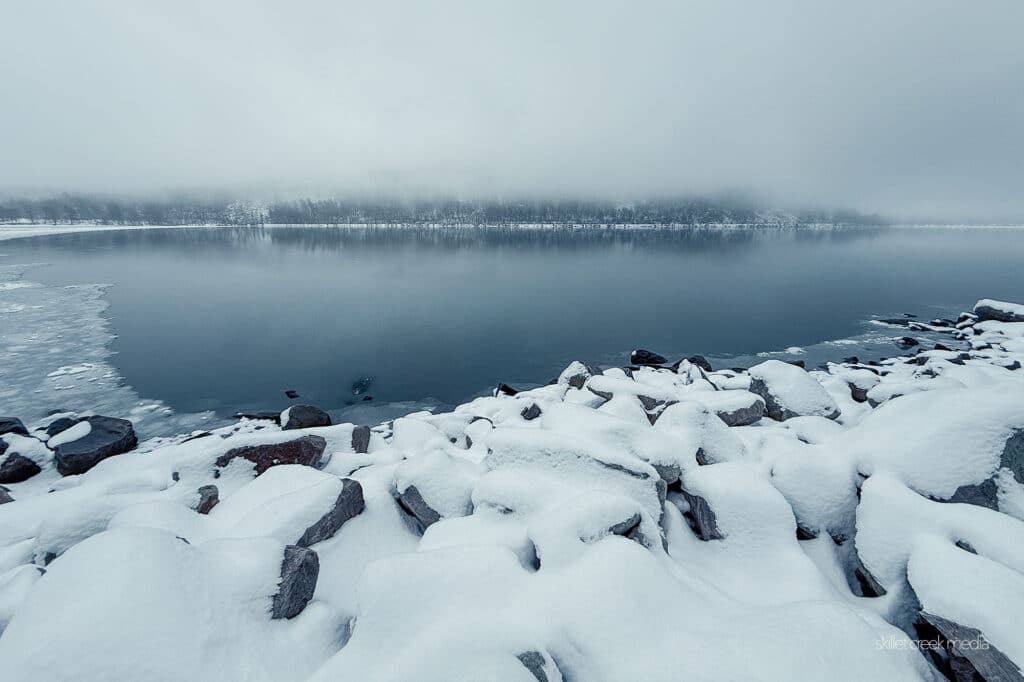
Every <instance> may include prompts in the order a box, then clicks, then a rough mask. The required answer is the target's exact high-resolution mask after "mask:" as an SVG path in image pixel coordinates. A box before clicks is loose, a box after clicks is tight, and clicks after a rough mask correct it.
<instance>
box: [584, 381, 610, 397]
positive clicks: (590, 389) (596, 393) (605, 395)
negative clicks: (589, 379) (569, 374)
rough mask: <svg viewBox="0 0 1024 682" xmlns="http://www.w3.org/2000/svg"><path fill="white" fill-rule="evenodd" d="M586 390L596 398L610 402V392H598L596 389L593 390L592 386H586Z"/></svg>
mask: <svg viewBox="0 0 1024 682" xmlns="http://www.w3.org/2000/svg"><path fill="white" fill-rule="evenodd" d="M587 390H588V391H590V392H591V393H593V394H594V395H596V396H597V397H598V398H604V399H605V400H611V399H612V392H611V391H599V390H597V389H596V388H594V387H593V386H590V385H587Z"/></svg>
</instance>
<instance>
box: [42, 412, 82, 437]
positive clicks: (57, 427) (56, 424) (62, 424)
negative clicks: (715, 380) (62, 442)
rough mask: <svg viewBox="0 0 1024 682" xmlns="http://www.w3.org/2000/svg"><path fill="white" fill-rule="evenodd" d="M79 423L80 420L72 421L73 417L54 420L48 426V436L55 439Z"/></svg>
mask: <svg viewBox="0 0 1024 682" xmlns="http://www.w3.org/2000/svg"><path fill="white" fill-rule="evenodd" d="M77 423H78V420H77V419H72V418H71V417H61V418H59V419H54V420H53V421H52V422H50V423H49V424H48V425H47V426H46V436H47V437H48V438H53V437H54V436H56V435H57V434H58V433H60V432H61V431H67V430H68V429H70V428H71V427H72V426H74V425H75V424H77Z"/></svg>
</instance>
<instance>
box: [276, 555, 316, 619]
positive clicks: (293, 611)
mask: <svg viewBox="0 0 1024 682" xmlns="http://www.w3.org/2000/svg"><path fill="white" fill-rule="evenodd" d="M319 575H320V557H318V556H317V554H316V552H314V551H313V550H311V549H309V548H308V547H298V546H296V545H288V546H287V547H285V548H284V560H283V561H282V562H281V582H280V584H279V586H278V590H277V594H275V595H274V601H273V605H272V608H271V615H270V617H271V618H294V617H295V616H297V615H299V614H300V613H302V610H303V609H304V608H306V604H308V603H309V600H310V599H312V598H313V592H314V591H315V590H316V579H317V576H319Z"/></svg>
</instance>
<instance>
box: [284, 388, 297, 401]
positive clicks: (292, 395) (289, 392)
mask: <svg viewBox="0 0 1024 682" xmlns="http://www.w3.org/2000/svg"><path fill="white" fill-rule="evenodd" d="M284 395H285V397H286V398H288V399H289V400H295V399H296V398H298V397H299V392H298V391H296V390H294V389H291V388H289V389H288V390H287V391H285V392H284Z"/></svg>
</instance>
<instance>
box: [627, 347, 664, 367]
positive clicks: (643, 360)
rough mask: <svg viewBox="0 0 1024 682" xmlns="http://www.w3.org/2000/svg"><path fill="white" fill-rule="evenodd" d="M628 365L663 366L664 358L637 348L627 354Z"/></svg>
mask: <svg viewBox="0 0 1024 682" xmlns="http://www.w3.org/2000/svg"><path fill="white" fill-rule="evenodd" d="M629 364H631V365H641V366H650V365H664V364H665V356H664V355H658V354H657V353H654V352H652V351H649V350H644V349H643V348H638V349H636V350H635V351H633V352H632V353H630V354H629Z"/></svg>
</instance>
